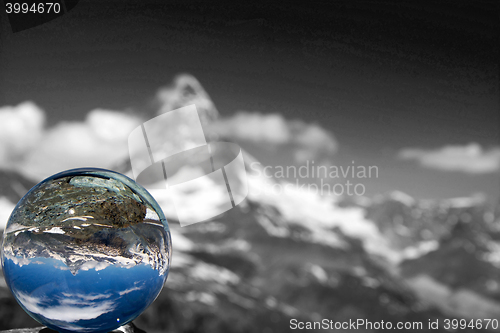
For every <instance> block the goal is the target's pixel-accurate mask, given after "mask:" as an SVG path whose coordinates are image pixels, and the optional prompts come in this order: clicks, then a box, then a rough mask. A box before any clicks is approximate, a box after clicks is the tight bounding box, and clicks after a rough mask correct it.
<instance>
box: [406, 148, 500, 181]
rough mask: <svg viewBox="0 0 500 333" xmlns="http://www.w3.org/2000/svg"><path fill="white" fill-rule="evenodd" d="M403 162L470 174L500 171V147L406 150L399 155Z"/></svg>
mask: <svg viewBox="0 0 500 333" xmlns="http://www.w3.org/2000/svg"><path fill="white" fill-rule="evenodd" d="M398 158H400V159H402V160H415V161H417V162H418V163H419V164H420V165H421V166H424V167H427V168H431V169H438V170H445V171H460V172H465V173H470V174H482V173H492V172H497V171H499V170H500V147H495V148H490V149H487V150H486V149H483V148H482V147H481V146H480V145H479V144H477V143H470V144H468V145H465V146H458V145H448V146H444V147H442V148H438V149H419V148H405V149H402V150H401V151H400V152H399V153H398Z"/></svg>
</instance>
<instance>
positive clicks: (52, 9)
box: [5, 2, 61, 14]
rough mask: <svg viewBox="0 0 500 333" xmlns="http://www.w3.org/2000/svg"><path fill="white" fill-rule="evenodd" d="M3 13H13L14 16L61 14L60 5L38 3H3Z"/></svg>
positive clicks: (56, 3)
mask: <svg viewBox="0 0 500 333" xmlns="http://www.w3.org/2000/svg"><path fill="white" fill-rule="evenodd" d="M5 12H6V13H7V14H11V13H15V14H20V13H23V14H26V13H33V14H43V13H47V14H49V13H56V14H58V13H60V12H61V4H60V3H58V2H45V3H44V2H40V3H33V4H29V3H26V2H24V3H18V2H16V3H10V2H7V3H5Z"/></svg>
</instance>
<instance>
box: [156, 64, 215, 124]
mask: <svg viewBox="0 0 500 333" xmlns="http://www.w3.org/2000/svg"><path fill="white" fill-rule="evenodd" d="M156 99H157V100H158V102H159V103H160V105H161V106H160V109H159V110H158V114H162V113H165V112H168V111H172V110H175V109H178V108H181V107H183V106H186V105H190V104H195V105H196V108H197V110H198V114H199V116H200V120H201V124H202V126H205V125H207V124H209V123H210V122H212V121H214V120H215V119H217V118H218V117H219V111H217V108H216V107H215V105H214V103H213V102H212V99H211V98H210V96H209V95H208V93H207V92H206V91H205V89H204V88H203V86H202V85H201V83H200V82H199V81H198V80H197V79H196V78H195V77H194V76H193V75H190V74H179V75H177V76H176V77H175V78H174V80H173V82H172V83H171V84H170V85H169V86H167V87H164V88H160V89H159V90H158V92H157V93H156Z"/></svg>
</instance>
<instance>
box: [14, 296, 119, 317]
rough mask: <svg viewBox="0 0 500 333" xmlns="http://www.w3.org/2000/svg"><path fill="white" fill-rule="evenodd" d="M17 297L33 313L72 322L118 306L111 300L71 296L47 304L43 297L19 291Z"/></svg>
mask: <svg viewBox="0 0 500 333" xmlns="http://www.w3.org/2000/svg"><path fill="white" fill-rule="evenodd" d="M17 297H18V299H19V300H20V301H21V303H22V304H23V306H24V307H25V308H26V309H28V311H31V312H32V313H35V314H38V315H40V316H43V317H45V318H47V319H52V320H60V321H65V322H70V323H71V322H76V321H79V320H90V319H94V318H97V317H99V316H100V315H103V314H105V313H107V312H111V311H113V310H114V309H115V307H116V305H115V304H114V303H113V302H111V301H100V302H93V301H87V300H84V299H81V300H77V299H70V298H67V299H63V300H61V302H60V303H61V305H57V306H47V305H46V301H45V300H44V299H42V298H37V297H33V296H30V295H28V294H24V293H22V292H17Z"/></svg>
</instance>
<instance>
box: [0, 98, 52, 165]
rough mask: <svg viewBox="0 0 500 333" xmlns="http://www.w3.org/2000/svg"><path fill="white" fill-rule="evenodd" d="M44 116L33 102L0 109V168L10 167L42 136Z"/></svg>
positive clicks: (32, 147) (33, 146)
mask: <svg viewBox="0 0 500 333" xmlns="http://www.w3.org/2000/svg"><path fill="white" fill-rule="evenodd" d="M44 122H45V114H44V112H43V110H41V109H40V108H39V107H38V106H36V105H35V104H34V103H33V102H24V103H21V104H19V105H17V106H4V107H0V167H7V168H8V167H12V166H14V165H15V164H16V163H17V162H19V161H20V160H21V159H22V158H23V157H24V156H25V154H26V153H27V152H28V151H31V150H33V149H34V148H35V147H36V146H37V144H38V143H39V141H40V139H41V137H42V135H43V125H44Z"/></svg>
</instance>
